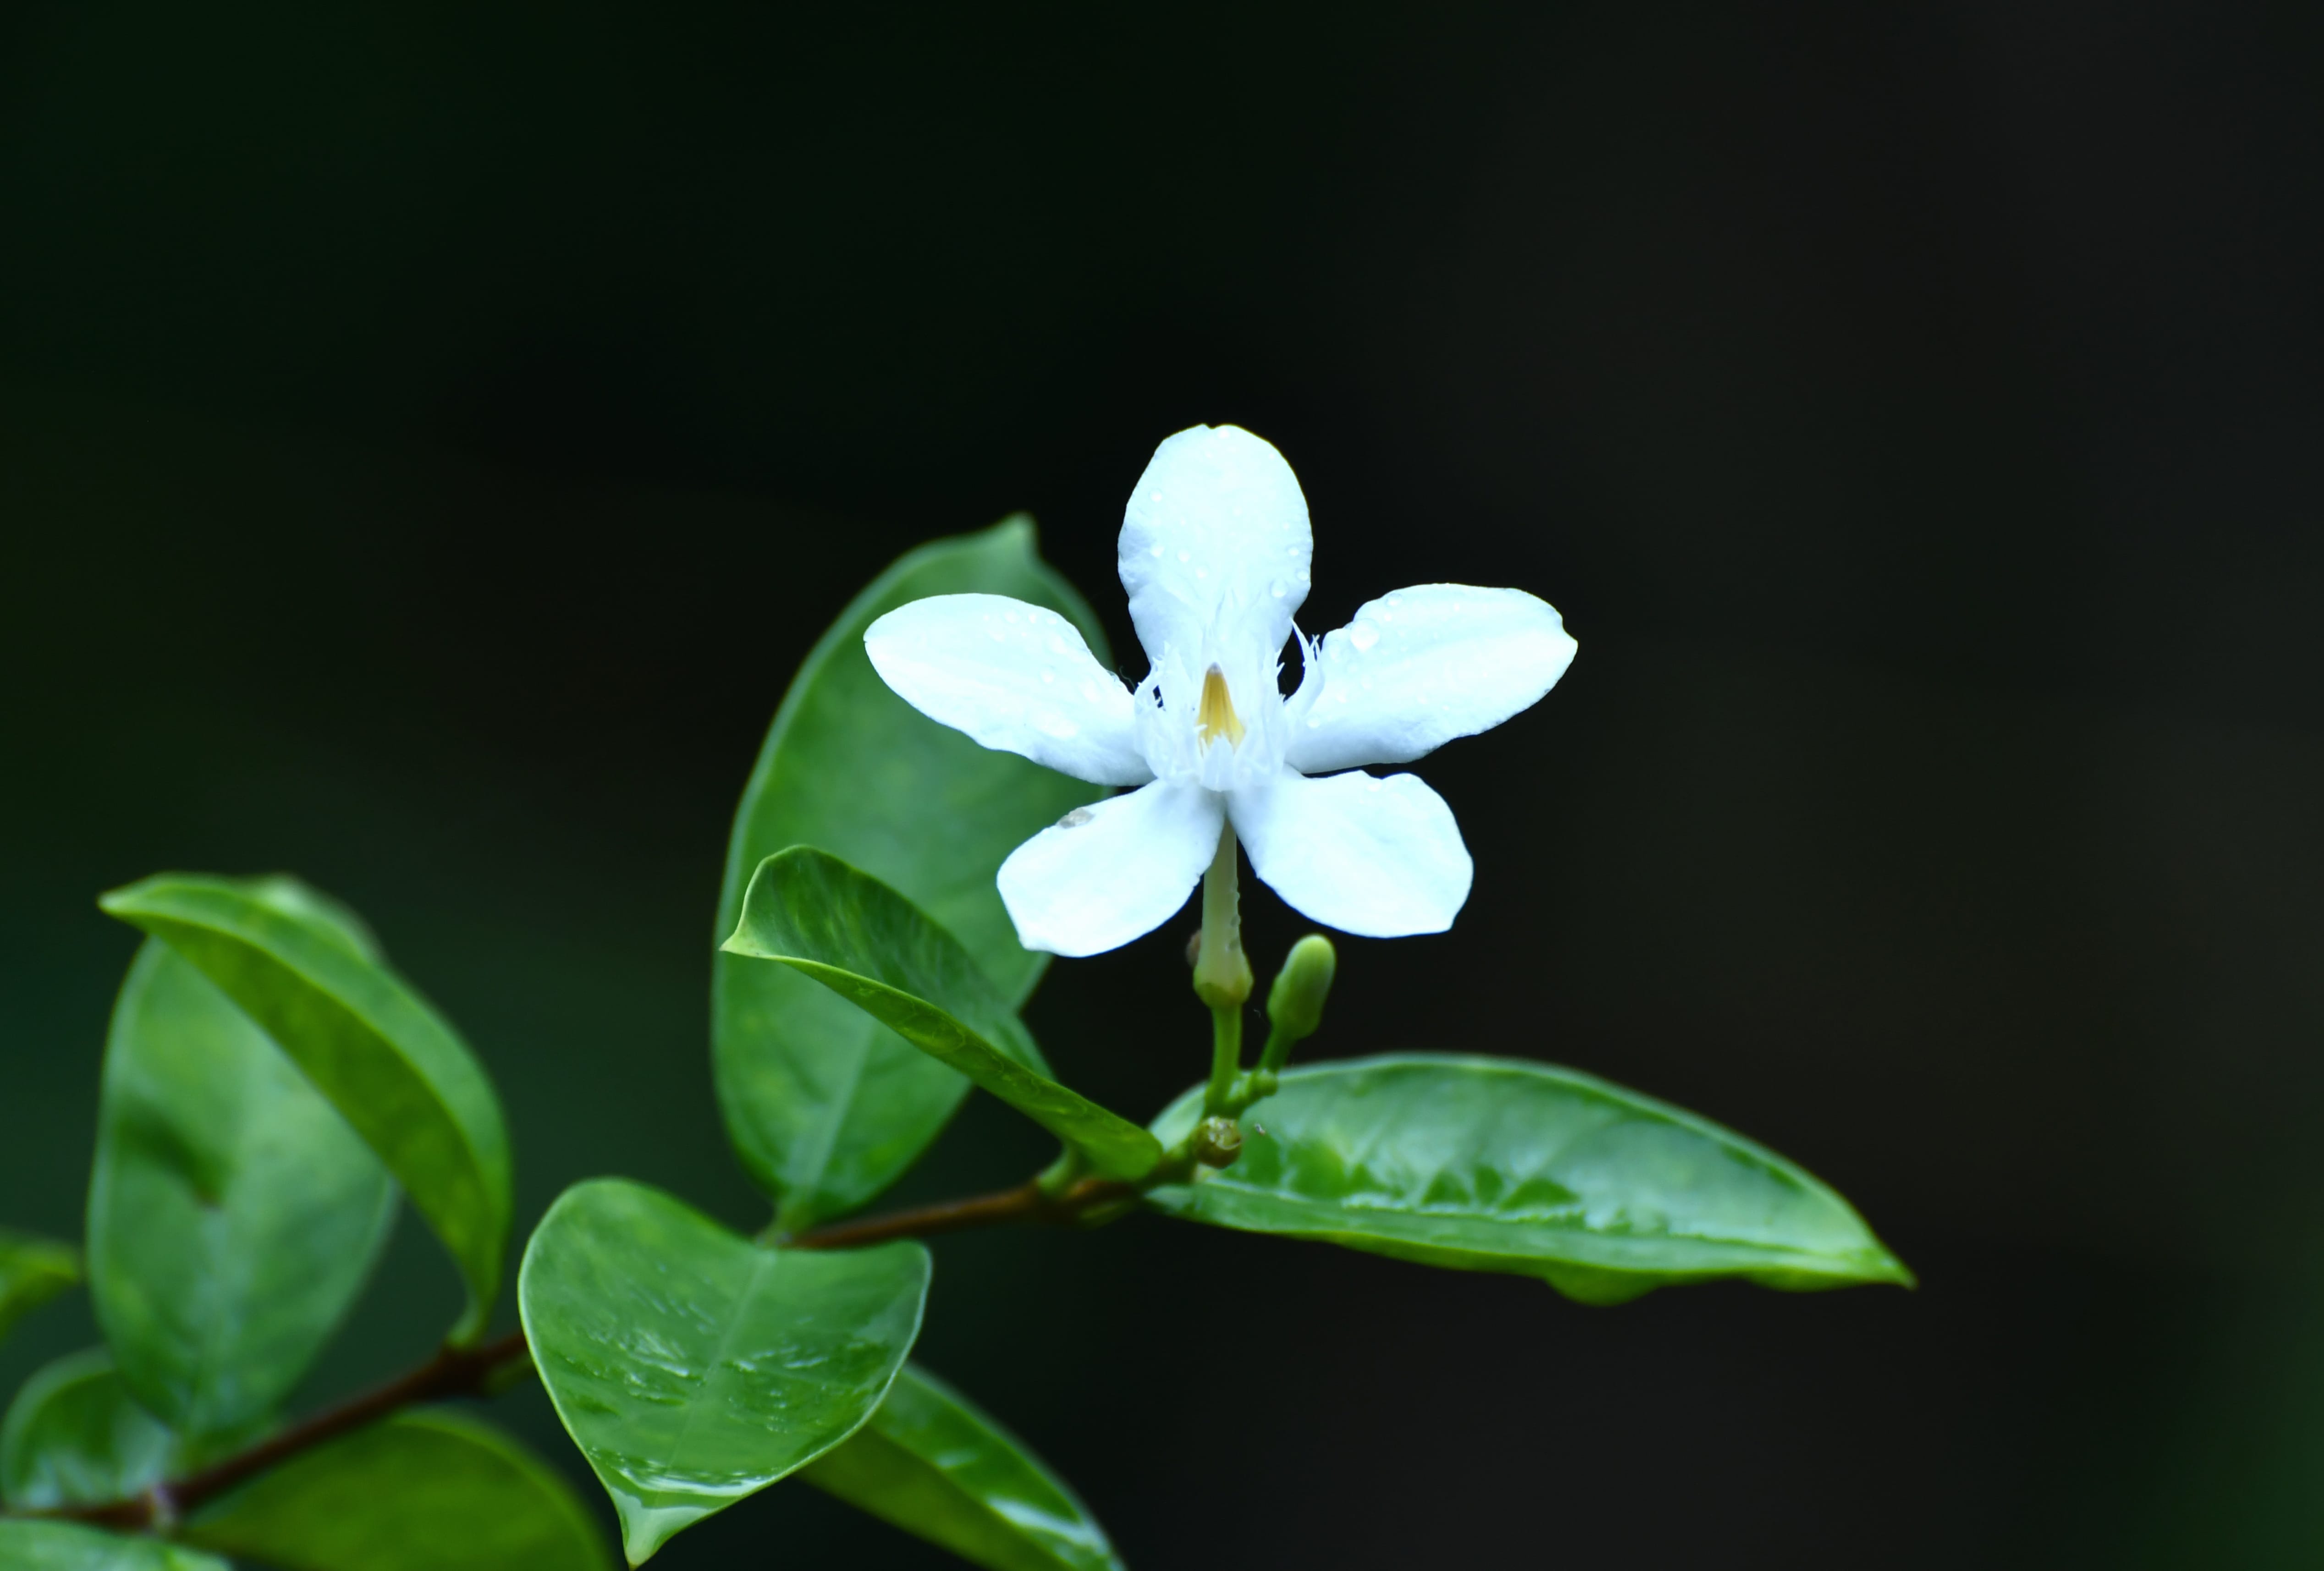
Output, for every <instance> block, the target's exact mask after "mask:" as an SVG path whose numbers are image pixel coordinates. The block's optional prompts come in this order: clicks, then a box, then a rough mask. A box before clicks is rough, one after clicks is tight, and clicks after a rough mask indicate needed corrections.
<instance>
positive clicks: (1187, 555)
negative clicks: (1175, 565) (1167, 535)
mask: <svg viewBox="0 0 2324 1571" xmlns="http://www.w3.org/2000/svg"><path fill="white" fill-rule="evenodd" d="M1178 560H1179V561H1181V562H1191V561H1193V560H1194V553H1193V552H1192V551H1181V552H1179V553H1178Z"/></svg>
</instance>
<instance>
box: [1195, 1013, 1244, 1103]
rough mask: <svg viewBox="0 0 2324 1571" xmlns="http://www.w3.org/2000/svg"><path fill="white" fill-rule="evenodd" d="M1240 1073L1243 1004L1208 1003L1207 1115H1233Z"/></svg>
mask: <svg viewBox="0 0 2324 1571" xmlns="http://www.w3.org/2000/svg"><path fill="white" fill-rule="evenodd" d="M1241 1072H1242V1006H1241V1005H1240V1004H1213V1005H1212V1006H1211V1083H1210V1085H1209V1086H1207V1087H1206V1088H1204V1089H1203V1116H1206V1117H1215V1116H1224V1117H1229V1118H1231V1117H1233V1116H1234V1112H1233V1109H1232V1107H1231V1103H1232V1101H1233V1098H1234V1084H1235V1076H1237V1075H1238V1074H1240V1073H1241Z"/></svg>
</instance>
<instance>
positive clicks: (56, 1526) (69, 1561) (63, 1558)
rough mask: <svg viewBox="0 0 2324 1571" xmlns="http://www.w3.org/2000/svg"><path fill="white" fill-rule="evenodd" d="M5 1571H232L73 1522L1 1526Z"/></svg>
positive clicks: (187, 1552)
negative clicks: (6, 1569) (6, 1570)
mask: <svg viewBox="0 0 2324 1571" xmlns="http://www.w3.org/2000/svg"><path fill="white" fill-rule="evenodd" d="M0 1566H6V1567H7V1568H8V1571H232V1567H230V1566H227V1565H226V1562H225V1561H223V1560H221V1559H218V1558H217V1557H216V1556H213V1555H205V1554H203V1553H202V1552H201V1551H200V1550H198V1549H181V1548H179V1547H178V1546H177V1545H175V1544H165V1543H163V1542H162V1541H161V1539H130V1538H124V1537H122V1536H121V1535H120V1534H118V1533H108V1532H105V1531H102V1530H98V1529H97V1528H84V1527H80V1526H78V1525H77V1524H75V1523H72V1522H28V1521H0Z"/></svg>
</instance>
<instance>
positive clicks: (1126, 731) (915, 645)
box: [863, 594, 1154, 785]
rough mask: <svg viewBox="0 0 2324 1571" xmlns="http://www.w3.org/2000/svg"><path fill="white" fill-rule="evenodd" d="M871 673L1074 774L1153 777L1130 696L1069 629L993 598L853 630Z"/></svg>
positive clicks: (932, 601)
mask: <svg viewBox="0 0 2324 1571" xmlns="http://www.w3.org/2000/svg"><path fill="white" fill-rule="evenodd" d="M863 652H864V653H865V654H867V655H869V656H871V665H872V668H873V669H875V670H877V671H878V672H879V673H880V677H881V680H882V681H884V682H885V683H887V684H888V685H889V686H890V687H892V688H894V689H895V690H896V693H897V694H898V695H899V697H901V698H902V699H903V701H904V702H905V703H908V704H910V705H911V706H912V707H913V708H914V709H917V710H918V711H919V712H921V713H922V714H925V715H927V717H928V718H929V719H931V720H936V721H943V722H944V723H945V724H946V725H948V726H950V727H952V728H953V729H954V730H961V731H966V732H967V733H968V734H969V735H970V736H972V737H973V738H975V739H976V740H978V741H980V742H982V743H983V744H984V745H985V746H986V747H988V748H992V749H998V750H1000V751H1001V752H1007V753H1022V754H1023V755H1024V756H1025V757H1027V758H1030V759H1032V760H1033V761H1034V762H1035V763H1037V764H1046V765H1047V766H1048V767H1050V768H1052V769H1056V770H1057V771H1059V772H1060V773H1062V774H1066V775H1071V776H1073V777H1074V779H1076V780H1087V781H1090V782H1092V783H1093V784H1095V785H1141V784H1143V783H1144V782H1146V781H1148V780H1151V779H1152V778H1153V777H1154V773H1153V771H1152V770H1150V769H1148V767H1146V760H1145V758H1143V757H1142V756H1141V755H1140V754H1139V750H1138V727H1137V719H1136V714H1135V708H1136V706H1135V703H1134V702H1133V701H1132V699H1131V698H1130V689H1128V688H1127V687H1124V686H1123V685H1122V684H1121V679H1120V677H1118V676H1116V675H1114V674H1113V673H1112V672H1111V671H1109V670H1107V669H1106V668H1105V667H1104V666H1101V665H1099V664H1098V663H1097V658H1096V657H1095V656H1093V655H1092V654H1091V653H1090V651H1089V645H1088V644H1086V643H1084V641H1083V640H1082V635H1081V633H1080V631H1079V629H1076V628H1074V624H1073V623H1072V622H1070V621H1067V620H1065V618H1064V617H1061V616H1059V615H1058V614H1057V613H1056V611H1046V610H1044V609H1042V608H1041V607H1040V606H1037V605H1028V604H1026V603H1025V602H1023V601H1021V600H1010V598H1009V597H1008V596H1006V595H1001V594H937V595H931V596H929V597H928V598H927V599H926V600H916V601H913V602H911V603H909V604H908V605H900V606H898V607H897V608H896V609H895V610H894V611H890V612H889V613H888V614H887V615H886V616H883V617H881V619H880V620H878V621H875V622H873V623H872V624H871V626H870V627H869V628H867V629H864V633H863Z"/></svg>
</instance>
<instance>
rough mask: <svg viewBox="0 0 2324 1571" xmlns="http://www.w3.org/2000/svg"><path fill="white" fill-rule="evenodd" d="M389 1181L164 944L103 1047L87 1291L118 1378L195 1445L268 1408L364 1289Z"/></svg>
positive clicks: (138, 974) (280, 1060)
mask: <svg viewBox="0 0 2324 1571" xmlns="http://www.w3.org/2000/svg"><path fill="white" fill-rule="evenodd" d="M394 1220H395V1185H394V1183H393V1182H392V1181H391V1180H390V1179H389V1177H388V1175H387V1170H386V1169H385V1168H384V1167H383V1166H381V1165H380V1162H379V1159H378V1158H377V1157H375V1156H374V1155H373V1154H372V1153H371V1149H370V1148H369V1147H368V1146H366V1145H365V1144H364V1143H363V1140H362V1139H361V1137H359V1136H358V1135H356V1134H355V1131H354V1130H352V1129H350V1128H348V1127H347V1123H346V1119H344V1118H342V1117H340V1116H339V1115H338V1113H337V1110H336V1109H335V1108H333V1107H332V1106H331V1105H330V1103H328V1102H327V1101H325V1100H324V1099H323V1098H322V1096H321V1095H320V1094H319V1093H318V1091H317V1090H316V1089H315V1088H314V1086H313V1084H312V1083H311V1082H310V1081H309V1080H308V1079H307V1078H306V1077H305V1076H304V1075H302V1074H300V1072H299V1070H297V1069H296V1068H294V1067H293V1066H292V1064H291V1061H290V1060H289V1059H287V1058H285V1057H284V1056H283V1055H282V1053H281V1052H280V1051H279V1050H277V1048H276V1047H275V1045H274V1043H272V1041H270V1040H269V1039H268V1037H267V1035H266V1034H265V1033H264V1032H263V1031H261V1030H260V1029H259V1028H258V1027H257V1026H256V1025H255V1024H253V1023H252V1021H251V1019H250V1016H248V1015H244V1013H243V1012H242V1011H241V1010H240V1009H238V1008H236V1007H235V1005H234V1002H233V1000H231V999H229V998H228V997H226V995H225V994H224V993H221V992H219V991H218V989H217V988H215V987H213V986H212V985H211V984H210V982H209V980H208V978H205V977H204V976H203V975H202V973H201V972H200V971H198V970H197V969H194V967H193V965H192V963H191V962H190V961H189V960H186V959H185V958H184V957H183V956H181V955H180V954H179V953H178V952H177V951H174V950H172V949H171V948H170V947H169V945H167V944H165V943H163V942H161V941H160V940H158V939H148V940H146V941H145V943H144V945H143V947H142V948H141V949H139V951H137V959H136V960H135V961H134V962H133V963H132V964H131V966H130V968H129V976H128V978H127V979H126V980H125V981H124V982H123V983H122V985H121V997H120V998H119V1000H118V1001H117V1002H116V1003H115V1006H114V1010H113V1028H112V1032H111V1034H110V1035H109V1036H108V1038H107V1040H106V1048H105V1079H104V1086H103V1090H102V1092H101V1094H100V1098H99V1101H98V1108H97V1166H96V1172H95V1175H94V1177H93V1178H92V1179H91V1181H90V1184H89V1195H88V1252H89V1267H88V1269H89V1295H90V1298H91V1299H92V1300H94V1302H95V1305H96V1309H97V1323H98V1324H99V1325H101V1326H103V1327H104V1328H105V1337H106V1342H107V1343H108V1344H110V1345H111V1346H112V1348H113V1351H114V1355H115V1358H116V1359H118V1360H119V1362H120V1365H121V1372H122V1376H123V1378H124V1379H125V1380H126V1381H128V1383H129V1385H130V1388H131V1389H132V1390H134V1392H136V1393H137V1397H138V1400H139V1401H143V1403H144V1404H145V1405H146V1406H147V1407H149V1408H151V1409H152V1410H153V1411H154V1413H156V1414H157V1415H159V1416H160V1417H161V1419H162V1420H163V1421H164V1422H165V1423H167V1424H169V1425H170V1427H171V1428H172V1429H176V1430H178V1431H179V1432H180V1433H181V1434H186V1435H192V1436H203V1435H211V1434H216V1433H218V1432H220V1431H224V1430H232V1429H242V1428H244V1427H245V1426H247V1425H248V1424H250V1423H251V1422H252V1421H253V1420H254V1419H258V1418H260V1417H262V1416H263V1415H264V1414H266V1413H269V1412H272V1410H274V1409H276V1408H277V1407H279V1406H280V1405H281V1402H282V1401H283V1400H284V1399H285V1398H287V1397H288V1396H289V1395H290V1394H291V1390H292V1388H293V1387H295V1386H296V1385H297V1384H298V1383H299V1381H300V1378H301V1377H302V1376H303V1375H304V1374H305V1373H306V1372H307V1369H308V1366H309V1364H312V1363H313V1361H314V1358H315V1355H316V1354H318V1352H320V1351H321V1350H322V1347H323V1345H324V1343H325V1342H326V1341H327V1340H328V1339H329V1337H330V1335H331V1333H332V1331H333V1330H335V1329H336V1328H337V1326H338V1323H339V1320H340V1318H341V1317H342V1316H343V1315H344V1314H345V1313H346V1309H347V1307H348V1306H349V1305H350V1304H351V1303H353V1302H354V1300H355V1295H356V1294H357V1293H358V1292H359V1291H362V1288H363V1284H364V1279H365V1278H366V1277H367V1276H368V1275H369V1274H370V1272H371V1267H372V1264H373V1262H374V1260H375V1259H376V1258H377V1256H378V1254H379V1250H380V1246H381V1245H383V1244H384V1243H385V1242H386V1240H387V1235H388V1230H389V1228H390V1227H391V1226H392V1225H393V1223H394Z"/></svg>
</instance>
